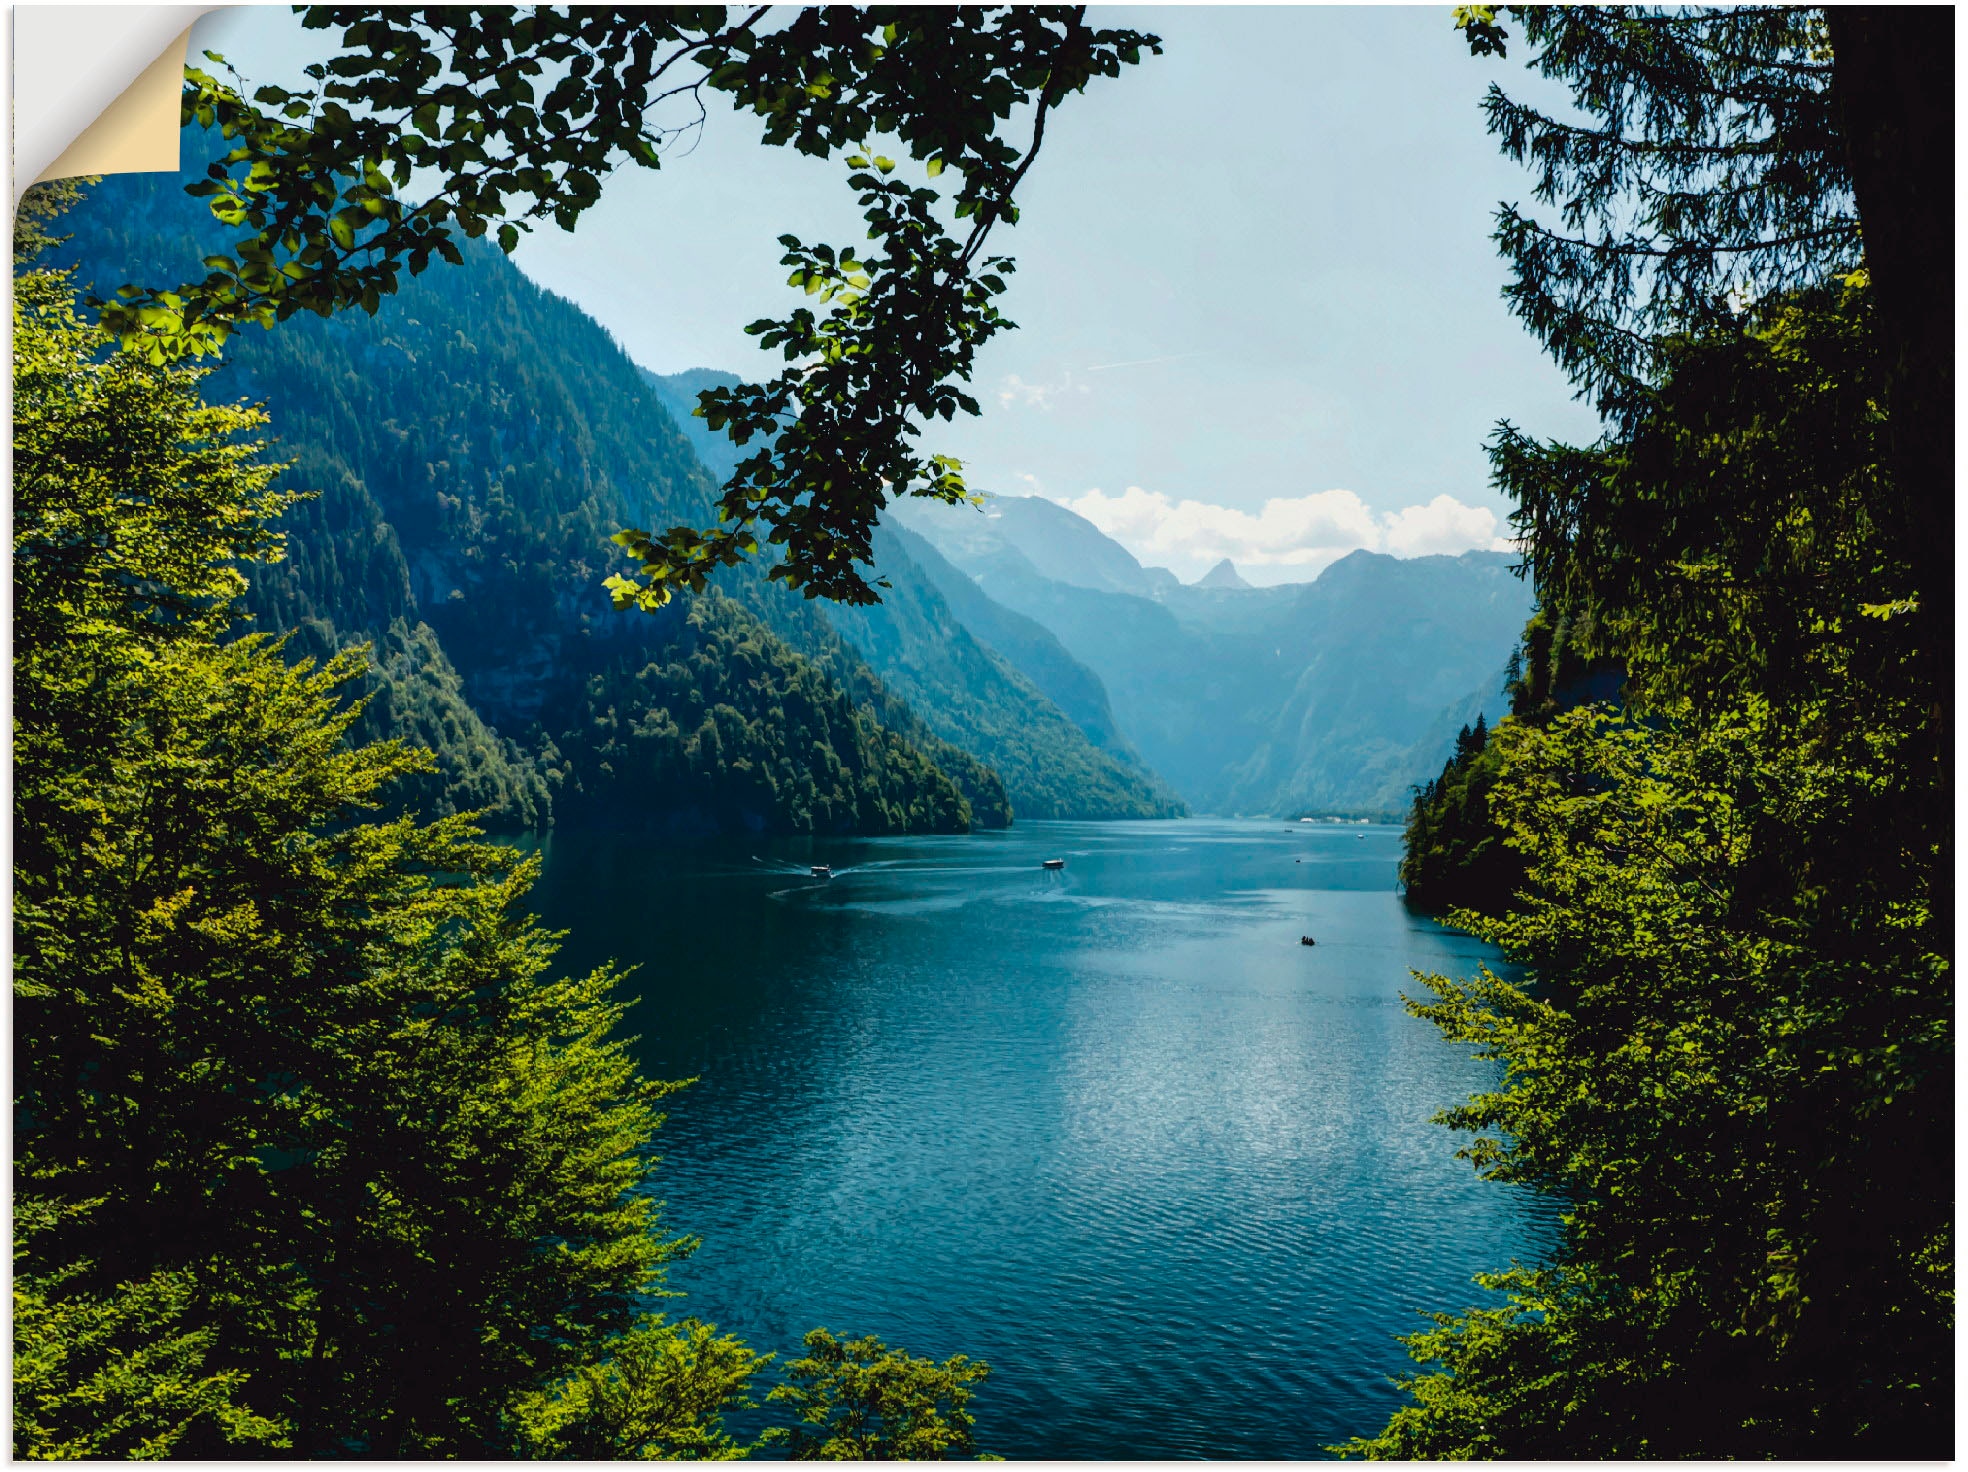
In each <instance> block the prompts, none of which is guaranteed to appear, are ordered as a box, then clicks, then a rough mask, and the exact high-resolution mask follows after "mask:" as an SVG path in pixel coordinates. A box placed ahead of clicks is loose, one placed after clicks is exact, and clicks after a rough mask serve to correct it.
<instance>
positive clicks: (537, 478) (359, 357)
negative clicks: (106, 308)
mask: <svg viewBox="0 0 1968 1472" xmlns="http://www.w3.org/2000/svg"><path fill="white" fill-rule="evenodd" d="M203 146H204V145H203V140H202V139H201V138H200V137H199V136H198V135H196V134H189V133H188V134H187V137H186V156H187V158H194V157H197V156H199V150H200V149H202V147H203ZM180 184H181V181H180V180H178V179H176V178H173V177H168V176H155V175H152V176H123V177H118V178H111V179H108V180H106V181H104V183H103V184H102V185H101V186H99V187H98V188H97V189H95V190H93V191H91V193H90V195H89V196H88V197H87V198H85V200H84V202H83V203H82V205H81V206H80V207H79V208H78V209H76V210H75V211H74V212H72V213H71V214H70V215H69V216H68V217H67V219H66V220H65V222H64V224H65V228H67V229H68V230H70V231H71V232H72V234H73V238H72V239H71V241H70V242H69V243H68V245H67V246H65V247H64V248H63V249H62V250H61V251H60V252H59V253H58V255H57V259H58V260H59V261H62V262H63V263H68V262H74V263H78V264H79V266H80V270H79V272H78V279H79V282H80V284H81V285H82V286H84V287H85V288H88V287H93V288H94V289H95V290H96V291H97V292H98V293H99V294H107V293H109V292H111V291H113V290H114V289H115V287H116V286H118V285H120V284H121V283H123V282H125V281H131V280H143V279H151V280H162V279H172V280H176V279H184V276H185V273H186V270H187V263H188V262H190V263H195V262H196V260H197V258H198V256H199V255H201V254H202V253H203V252H204V250H206V249H209V248H210V247H209V245H202V244H201V242H200V240H199V232H200V231H201V230H203V229H204V228H205V225H206V223H207V221H206V217H205V216H204V207H203V205H202V204H200V203H199V202H197V201H193V200H190V199H187V198H186V197H185V196H184V195H183V193H182V189H181V187H180ZM205 391H206V394H207V396H208V397H210V398H214V399H228V398H250V399H255V400H263V401H264V402H265V403H266V405H267V407H268V409H269V412H270V413H271V415H272V420H273V424H272V429H273V434H274V437H275V441H276V444H277V448H278V452H279V453H281V454H282V455H284V456H287V457H289V458H291V459H292V461H293V462H294V463H293V467H292V469H291V471H289V472H288V473H287V475H286V477H285V480H286V482H287V483H288V484H290V485H293V486H295V487H305V488H315V489H318V490H319V491H320V492H321V494H320V495H319V496H318V497H317V498H316V499H314V500H312V501H309V502H306V503H304V504H303V505H302V506H301V507H299V508H298V509H297V510H296V511H295V512H294V513H293V514H292V515H291V516H290V517H289V519H288V523H287V525H288V527H289V531H290V536H289V548H290V552H289V558H288V560H287V561H286V562H285V563H283V564H281V565H279V566H278V567H276V568H273V569H270V570H266V573H265V575H263V576H260V577H257V578H256V579H255V581H254V586H253V589H252V592H251V594H250V595H249V599H248V605H249V607H250V609H251V610H252V612H253V613H254V615H255V616H256V618H257V620H258V623H259V626H260V627H266V628H276V629H285V628H297V629H298V630H299V631H300V632H299V635H298V637H297V647H298V648H299V650H300V652H305V653H324V652H326V651H328V650H330V649H332V648H335V647H339V646H341V645H344V644H348V643H352V642H358V641H362V640H372V641H375V643H376V646H377V663H376V667H375V669H374V671H373V673H372V675H371V676H370V687H371V689H372V691H373V692H374V699H373V700H372V704H371V708H370V710H369V711H368V712H367V713H366V715H365V726H364V729H365V734H368V735H371V736H374V735H383V734H396V735H402V736H404V737H405V738H406V739H408V740H412V741H415V742H418V743H419V744H429V745H431V746H433V747H434V749H435V750H436V751H437V752H438V754H439V759H440V763H441V769H442V770H441V773H440V774H439V776H438V777H437V778H435V779H428V780H427V781H426V782H425V784H424V786H423V788H422V790H419V791H415V792H413V793H411V794H410V796H412V797H413V798H415V799H416V800H417V801H419V802H421V803H422V804H423V805H424V806H425V807H426V808H427V809H428V810H431V811H436V812H443V811H449V810H454V809H458V808H465V807H475V806H482V805H490V806H492V807H494V808H495V809H496V812H495V814H494V819H493V820H494V821H495V822H496V823H497V824H499V825H500V826H504V827H522V826H531V825H537V824H539V823H541V822H544V821H547V820H548V819H549V818H550V817H551V816H552V815H553V814H555V813H559V814H561V815H563V816H568V815H573V814H576V813H582V814H592V815H601V814H606V815H607V816H608V817H609V818H610V819H611V820H612V821H628V822H634V823H640V824H648V825H651V826H655V827H659V828H682V829H688V830H693V831H701V830H703V829H707V828H734V827H735V828H742V829H750V830H761V829H763V830H788V831H815V830H819V831H829V830H831V831H843V830H849V829H852V830H856V831H871V832H888V831H915V830H919V829H924V828H934V829H940V830H945V831H947V830H950V829H961V828H963V827H965V826H967V825H968V823H969V822H970V821H971V814H972V803H971V802H970V801H968V800H966V798H965V795H964V793H963V791H961V790H960V788H959V786H958V783H957V782H956V781H955V780H953V778H952V775H951V774H950V773H948V772H946V771H944V770H942V768H941V766H940V765H939V763H938V761H936V760H934V759H932V758H931V757H930V756H929V755H928V754H927V753H926V752H925V751H924V750H923V749H922V747H921V745H920V744H919V743H918V742H917V741H915V740H913V739H911V737H910V736H909V735H907V734H904V733H903V732H900V731H898V730H896V729H894V728H893V727H891V726H890V725H888V724H885V723H884V721H883V719H882V718H881V714H880V712H882V711H883V710H884V709H886V710H888V711H889V712H890V713H891V714H893V715H896V716H899V717H904V718H905V719H904V720H903V724H904V725H905V726H906V725H908V724H910V721H909V720H908V719H906V716H907V713H906V712H905V711H902V710H901V709H899V702H896V701H895V700H894V699H893V697H892V696H891V695H889V694H888V692H886V691H885V690H883V689H882V688H881V686H880V682H879V680H877V679H876V678H875V677H874V676H873V675H872V674H871V673H867V672H865V670H860V669H855V668H852V666H853V665H854V664H855V663H856V662H855V661H854V660H853V659H852V656H851V654H848V653H846V652H845V651H838V652H836V653H835V654H834V656H833V658H832V659H831V661H830V664H831V666H832V668H826V667H823V665H822V664H818V663H815V662H814V661H812V660H810V659H808V658H807V657H806V655H804V654H803V653H801V652H800V651H798V650H796V649H794V648H793V647H792V646H790V645H788V644H787V643H786V642H785V641H784V640H783V639H782V638H780V637H779V636H778V635H776V634H775V633H773V632H772V630H770V629H769V628H767V627H765V626H764V625H763V624H762V623H761V622H760V621H759V619H758V618H757V616H756V611H755V610H748V609H747V608H745V607H743V606H741V605H740V604H739V603H734V602H732V601H731V600H729V599H719V598H716V597H711V598H708V599H704V600H698V604H697V605H695V606H691V607H688V608H686V607H681V606H680V607H678V608H676V609H673V610H670V611H669V613H668V615H667V616H665V617H660V618H651V617H649V616H647V615H642V614H637V613H626V614H618V613H615V612H614V611H613V610H612V609H611V608H610V607H609V605H608V600H607V598H606V596H605V595H604V594H603V593H602V592H601V590H600V587H599V583H600V579H601V578H602V577H603V576H604V575H605V573H606V571H607V570H609V569H610V568H611V567H612V566H614V565H615V563H616V561H617V556H618V554H617V553H616V551H615V549H614V548H613V547H612V545H611V544H610V543H609V541H608V537H609V535H610V534H611V533H612V532H613V531H615V530H616V529H617V528H619V527H621V526H623V525H627V524H642V525H648V524H651V523H654V524H658V525H668V524H670V523H671V522H673V521H686V520H698V519H701V518H703V517H704V516H705V515H706V514H707V507H708V505H709V501H710V497H711V493H712V489H713V488H712V486H711V483H710V481H709V480H708V478H707V477H706V475H705V473H704V471H703V469H702V467H701V466H700V465H699V464H698V463H697V460H696V458H695V456H694V454H693V453H692V452H691V450H690V449H689V448H688V446H687V445H686V444H685V442H684V440H683V438H682V435H681V434H680V433H679V431H678V430H677V428H676V426H675V424H674V423H673V422H672V420H671V419H670V416H669V415H668V414H667V412H666V411H665V410H664V409H663V408H662V407H661V405H660V404H659V403H658V402H657V401H656V400H655V398H654V397H653V395H652V394H651V393H650V392H649V390H648V388H647V386H646V385H645V384H644V382H643V380H642V377H641V374H640V373H639V372H638V370H637V369H636V368H635V367H634V365H633V364H631V363H630V362H629V361H628V359H627V358H626V357H625V356H624V355H623V354H622V353H621V351H620V350H619V349H618V348H617V347H616V346H615V345H614V343H613V342H612V341H610V339H609V338H608V336H607V334H606V333H605V332H603V331H602V330H601V329H600V328H599V327H598V326H597V325H596V324H595V323H594V322H592V321H591V320H590V319H588V318H587V317H585V316H584V315H583V314H582V313H580V312H579V311H578V310H577V309H576V308H574V307H573V306H572V305H570V304H569V303H567V302H564V301H562V300H560V299H558V298H556V297H553V296H551V295H550V294H548V293H546V292H543V291H541V290H539V289H538V288H537V287H535V286H533V285H532V284H531V283H530V282H528V281H527V280H526V279H525V277H524V276H522V275H521V274H520V273H519V272H518V271H517V270H516V269H515V268H514V267H513V266H512V265H511V264H510V263H509V262H507V261H506V260H505V259H504V258H503V257H502V256H501V255H500V254H499V253H498V252H497V251H496V250H495V249H493V248H491V247H490V246H479V247H476V248H474V249H471V250H470V251H468V252H467V256H466V260H465V263H464V264H463V265H462V266H455V267H452V266H444V265H441V264H440V265H436V266H434V267H433V268H432V269H431V270H430V271H429V272H427V273H426V274H425V275H423V276H421V277H419V278H416V279H415V280H413V281H411V282H409V283H408V284H407V285H406V287H405V289H404V290H403V291H402V292H401V293H399V294H398V295H396V296H394V297H388V298H385V299H384V301H383V303H382V306H381V309H380V310H379V311H378V312H377V314H376V315H375V317H373V318H367V317H364V316H362V315H360V314H343V315H342V316H339V317H337V318H334V319H332V320H323V319H318V318H314V317H310V316H306V315H302V316H297V317H295V318H293V319H291V320H289V321H287V322H285V323H282V324H281V325H280V326H279V327H278V328H277V329H276V330H274V331H271V332H260V331H256V330H248V331H244V332H241V333H239V334H236V335H235V336H234V338H233V339H232V341H231V343H230V344H229V346H228V351H227V356H226V360H225V364H224V366H223V367H222V368H221V369H220V370H219V371H218V372H216V373H215V374H214V375H213V376H212V377H211V378H210V379H208V380H207V382H206V385H205ZM679 671H682V672H684V674H683V675H681V676H680V675H679V674H678V673H677V672H679ZM843 677H846V678H845V679H844V678H843ZM850 686H853V689H852V691H851V692H850ZM672 732H673V733H674V734H672ZM922 734H927V733H922ZM945 754H946V755H949V756H951V757H953V758H956V760H954V761H953V763H952V764H953V765H956V766H964V767H967V770H966V771H964V773H963V774H962V775H963V776H964V778H965V781H964V784H963V785H964V786H965V787H968V788H969V789H970V790H971V791H972V792H973V793H974V794H975V795H976V796H977V798H978V800H979V804H980V807H981V810H982V811H981V812H980V817H982V818H983V819H984V820H986V821H999V822H1002V821H1005V820H1006V819H1007V818H1008V811H1007V809H1006V805H1005V803H1004V800H1003V794H1002V788H1001V786H1000V785H999V784H998V783H997V781H996V778H995V777H994V776H993V775H992V774H990V773H989V772H988V770H986V769H984V768H983V767H982V766H981V764H978V763H976V762H975V761H971V760H969V759H964V758H960V757H958V756H957V754H956V753H954V752H950V751H947V750H946V752H945Z"/></svg>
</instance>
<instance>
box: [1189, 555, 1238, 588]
mask: <svg viewBox="0 0 1968 1472" xmlns="http://www.w3.org/2000/svg"><path fill="white" fill-rule="evenodd" d="M1196 586H1197V587H1199V588H1248V587H1249V586H1250V584H1249V583H1247V582H1245V581H1244V578H1243V575H1242V574H1241V573H1239V572H1238V571H1237V564H1236V563H1234V562H1232V561H1231V560H1230V559H1229V558H1227V557H1226V558H1224V559H1223V560H1222V561H1221V562H1219V563H1217V565H1216V566H1215V567H1212V568H1211V569H1210V570H1209V571H1208V572H1206V573H1204V574H1203V575H1202V576H1201V577H1199V578H1197V579H1196Z"/></svg>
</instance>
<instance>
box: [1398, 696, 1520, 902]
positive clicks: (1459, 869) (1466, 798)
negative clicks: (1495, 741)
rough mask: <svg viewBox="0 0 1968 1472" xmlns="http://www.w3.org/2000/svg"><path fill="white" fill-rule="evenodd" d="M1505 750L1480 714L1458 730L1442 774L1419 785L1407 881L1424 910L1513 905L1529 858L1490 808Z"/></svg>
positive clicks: (1404, 847)
mask: <svg viewBox="0 0 1968 1472" xmlns="http://www.w3.org/2000/svg"><path fill="white" fill-rule="evenodd" d="M1500 764H1501V751H1500V749H1499V748H1494V747H1492V746H1491V745H1490V732H1489V728H1488V726H1487V725H1486V724H1485V723H1484V720H1483V717H1482V716H1481V715H1480V714H1479V715H1478V716H1477V717H1476V724H1475V725H1474V726H1473V727H1472V726H1464V727H1463V728H1462V730H1461V731H1460V732H1459V733H1457V736H1456V745H1455V752H1454V754H1453V755H1451V756H1450V758H1449V759H1448V761H1447V762H1445V763H1443V765H1442V775H1441V776H1439V777H1434V778H1431V779H1429V781H1427V782H1426V783H1424V784H1422V785H1421V786H1420V787H1417V788H1416V789H1415V797H1414V804H1413V806H1412V807H1411V808H1410V809H1409V810H1408V823H1407V828H1406V831H1405V832H1404V833H1403V834H1402V836H1401V870H1400V873H1401V885H1402V888H1403V889H1405V890H1406V891H1407V899H1408V903H1409V904H1411V905H1413V906H1415V907H1416V908H1417V909H1422V910H1432V911H1436V912H1438V913H1439V912H1442V911H1446V910H1448V909H1450V908H1452V907H1453V908H1459V909H1470V910H1479V911H1481V912H1483V913H1484V914H1500V913H1502V912H1503V911H1504V910H1507V909H1508V908H1509V907H1510V900H1511V896H1512V894H1514V893H1515V892H1516V889H1517V886H1518V884H1520V883H1521V882H1522V879H1523V865H1522V863H1521V862H1520V861H1519V859H1518V856H1517V854H1516V853H1515V851H1514V850H1512V849H1510V848H1508V847H1506V846H1505V844H1504V842H1503V834H1502V833H1501V832H1500V831H1499V830H1498V828H1497V825H1496V823H1495V822H1494V820H1493V819H1492V816H1491V813H1490V791H1491V789H1492V788H1494V787H1495V786H1496V780H1497V775H1498V772H1499V771H1500Z"/></svg>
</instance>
